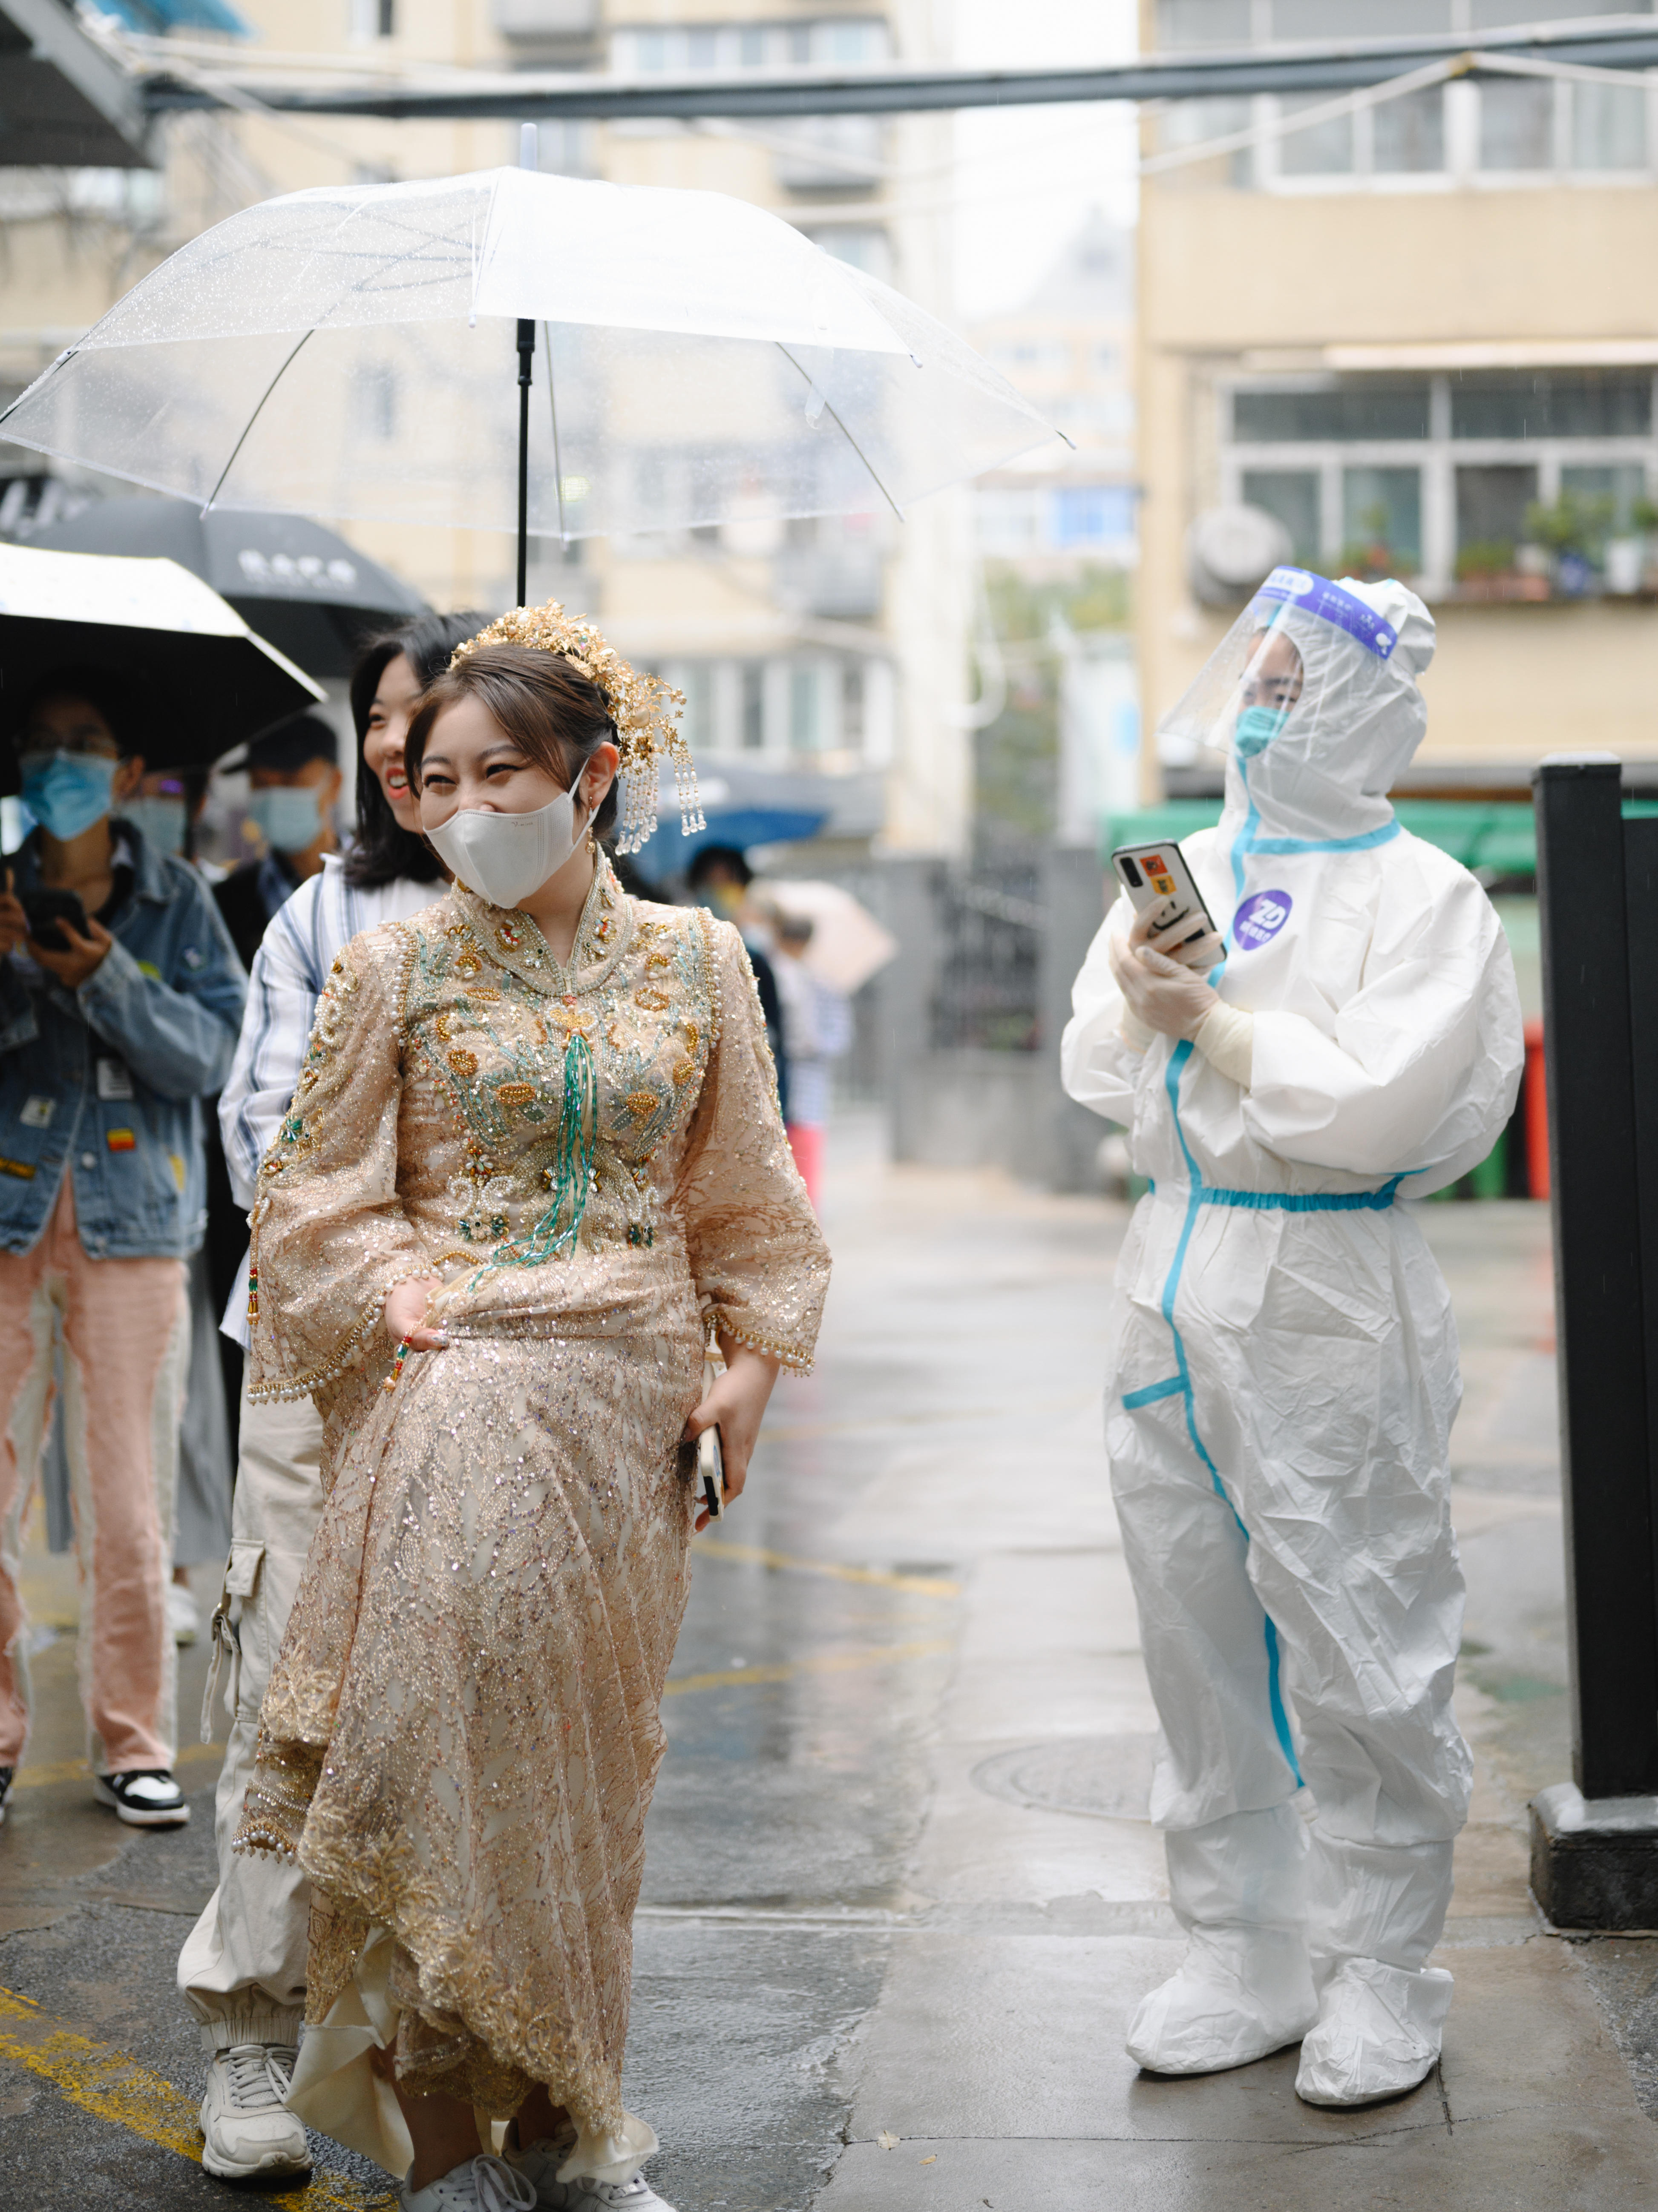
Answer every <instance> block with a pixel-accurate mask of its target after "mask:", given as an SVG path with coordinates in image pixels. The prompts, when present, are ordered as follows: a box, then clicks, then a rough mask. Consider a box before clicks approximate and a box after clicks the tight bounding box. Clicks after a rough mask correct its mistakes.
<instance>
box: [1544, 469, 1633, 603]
mask: <svg viewBox="0 0 1658 2212" xmlns="http://www.w3.org/2000/svg"><path fill="white" fill-rule="evenodd" d="M1616 511H1617V510H1616V504H1615V502H1614V501H1613V499H1612V495H1611V493H1610V492H1592V493H1584V492H1571V491H1563V492H1562V493H1561V495H1560V496H1559V498H1558V499H1557V500H1556V501H1554V503H1553V505H1552V506H1545V505H1544V503H1543V502H1542V501H1540V500H1533V501H1532V503H1531V505H1530V506H1529V507H1527V509H1526V532H1527V537H1528V538H1531V539H1532V540H1533V543H1534V544H1537V545H1539V547H1541V548H1542V549H1543V550H1544V551H1545V553H1546V554H1547V555H1548V556H1549V557H1550V559H1551V562H1552V564H1553V572H1554V589H1555V592H1556V593H1557V595H1558V597H1560V598H1561V599H1588V598H1589V597H1590V596H1591V595H1592V594H1593V593H1594V592H1599V591H1600V589H1601V588H1602V565H1603V563H1604V562H1605V559H1606V542H1607V540H1608V538H1610V537H1611V535H1612V520H1613V516H1614V514H1615V513H1616Z"/></svg>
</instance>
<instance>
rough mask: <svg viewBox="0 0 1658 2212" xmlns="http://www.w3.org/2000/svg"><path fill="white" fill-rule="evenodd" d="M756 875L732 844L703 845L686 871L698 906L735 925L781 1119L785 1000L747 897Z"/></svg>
mask: <svg viewBox="0 0 1658 2212" xmlns="http://www.w3.org/2000/svg"><path fill="white" fill-rule="evenodd" d="M753 880H754V871H753V868H751V867H750V866H749V865H748V860H747V856H746V855H745V854H743V853H742V852H741V849H740V848H738V847H737V846H735V845H704V846H703V847H702V848H701V849H700V850H699V851H698V852H697V853H695V854H692V861H691V866H689V867H688V868H687V869H686V888H687V890H689V891H690V893H691V896H692V902H693V904H695V905H697V906H705V907H707V908H708V909H709V910H710V913H713V914H717V915H719V916H720V918H721V920H722V921H732V922H735V924H736V926H737V932H738V934H739V935H740V936H741V939H742V941H743V944H744V945H745V946H746V947H747V952H748V964H749V966H750V967H751V968H752V969H753V971H754V983H755V987H756V988H757V989H758V990H759V994H760V1012H761V1013H762V1014H763V1015H764V1017H765V1041H766V1042H767V1043H768V1044H769V1045H770V1046H771V1064H772V1066H774V1067H775V1068H776V1069H777V1097H778V1098H779V1100H780V1101H781V1102H782V1104H783V1113H784V1115H787V1114H788V1111H789V1048H788V1042H787V1040H786V1038H785V1036H784V1035H783V1000H782V999H781V998H780V997H779V995H778V992H777V970H776V969H775V968H774V967H773V966H772V964H771V952H772V949H773V948H772V942H771V932H770V930H769V928H767V927H766V926H765V922H764V921H763V920H762V918H761V916H760V915H759V911H758V909H757V908H755V906H754V904H753V901H752V900H751V898H750V897H749V895H748V894H749V887H750V885H751V884H753Z"/></svg>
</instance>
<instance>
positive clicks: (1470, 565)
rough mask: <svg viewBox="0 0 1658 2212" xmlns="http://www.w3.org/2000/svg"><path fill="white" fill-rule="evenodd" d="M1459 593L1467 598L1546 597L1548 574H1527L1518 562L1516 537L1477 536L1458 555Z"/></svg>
mask: <svg viewBox="0 0 1658 2212" xmlns="http://www.w3.org/2000/svg"><path fill="white" fill-rule="evenodd" d="M1456 580H1457V595H1458V597H1459V598H1460V599H1547V598H1548V596H1549V579H1548V577H1547V575H1541V576H1539V575H1535V574H1533V575H1527V574H1526V573H1525V572H1524V571H1523V570H1522V569H1521V568H1519V567H1518V566H1517V565H1516V563H1515V548H1514V540H1513V539H1512V538H1477V539H1475V540H1474V542H1473V543H1472V544H1468V545H1465V546H1463V547H1462V548H1461V550H1460V551H1459V553H1458V554H1457V556H1456Z"/></svg>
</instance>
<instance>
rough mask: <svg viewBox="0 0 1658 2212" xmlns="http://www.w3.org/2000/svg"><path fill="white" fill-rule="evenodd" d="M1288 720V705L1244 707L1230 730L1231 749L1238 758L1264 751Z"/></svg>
mask: <svg viewBox="0 0 1658 2212" xmlns="http://www.w3.org/2000/svg"><path fill="white" fill-rule="evenodd" d="M1288 720H1289V708H1288V707H1246V708H1244V709H1243V711H1242V712H1241V713H1240V714H1239V716H1238V726H1237V727H1236V729H1235V730H1234V732H1232V750H1233V751H1234V753H1236V754H1237V755H1238V757H1239V758H1240V760H1253V759H1254V757H1255V756H1256V754H1257V753H1264V752H1265V750H1266V749H1267V747H1268V746H1269V745H1270V744H1271V742H1272V740H1273V738H1276V737H1277V734H1278V732H1279V731H1280V730H1281V729H1283V726H1284V724H1285V723H1286V722H1287V721H1288Z"/></svg>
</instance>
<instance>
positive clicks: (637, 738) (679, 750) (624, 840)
mask: <svg viewBox="0 0 1658 2212" xmlns="http://www.w3.org/2000/svg"><path fill="white" fill-rule="evenodd" d="M490 645H527V646H533V647H534V648H535V649H536V651H538V652H539V653H558V654H559V655H560V656H561V658H563V659H565V660H568V661H569V663H570V666H571V667H572V668H574V669H575V670H576V673H577V674H578V675H581V676H585V677H586V678H587V679H588V683H589V684H596V685H597V686H598V688H599V690H600V691H601V692H602V693H603V694H604V697H605V703H606V705H607V707H608V708H610V719H611V721H612V723H613V726H614V728H615V731H616V747H617V750H618V751H619V753H620V754H621V756H622V764H621V768H620V769H619V772H618V781H619V783H620V785H621V792H620V805H619V810H618V812H619V819H618V823H617V833H616V849H617V851H618V852H619V853H637V851H638V849H639V848H640V847H641V846H642V845H643V843H644V842H645V841H646V840H647V838H649V836H650V835H651V834H652V832H653V831H654V830H655V827H656V806H657V793H658V791H659V788H660V786H661V776H660V772H659V767H658V763H660V762H661V761H662V760H664V759H666V760H670V761H672V762H673V763H674V790H675V793H677V795H678V798H679V801H680V832H681V834H682V835H683V836H686V837H689V836H692V834H693V832H695V831H696V830H698V829H707V827H708V823H707V819H706V817H704V813H703V803H702V798H701V794H700V793H699V792H698V787H697V769H696V763H694V762H693V761H692V757H691V748H690V747H689V745H687V744H686V741H685V732H684V731H683V730H682V729H681V728H680V708H682V707H683V706H684V705H685V694H684V693H683V692H682V691H676V690H674V688H673V686H672V685H671V684H664V683H663V681H662V679H661V677H660V676H641V675H640V674H639V672H638V671H637V669H635V668H632V667H630V665H628V663H627V662H626V661H625V660H624V659H622V657H621V655H620V653H617V652H616V651H615V650H614V649H613V647H610V646H608V645H607V644H606V642H605V641H604V639H603V638H602V637H601V636H600V635H599V632H598V631H597V630H596V629H594V627H593V625H592V623H587V622H576V621H572V620H571V619H570V617H569V616H567V615H566V614H565V612H564V608H563V607H562V606H561V605H559V603H558V600H557V599H549V600H548V601H547V603H546V606H544V607H515V608H513V610H512V611H511V612H510V613H509V614H504V615H503V616H502V617H501V618H500V620H499V621H498V622H492V623H491V624H490V625H489V628H488V629H481V630H479V633H478V635H477V636H476V637H469V638H468V639H467V640H466V643H465V644H464V645H458V646H456V647H455V649H454V653H452V654H451V655H450V657H449V665H450V667H451V668H457V667H459V666H460V663H461V662H462V661H463V660H466V659H468V658H469V657H470V656H471V655H472V653H477V652H479V650H480V649H481V648H482V647H485V646H490Z"/></svg>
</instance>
